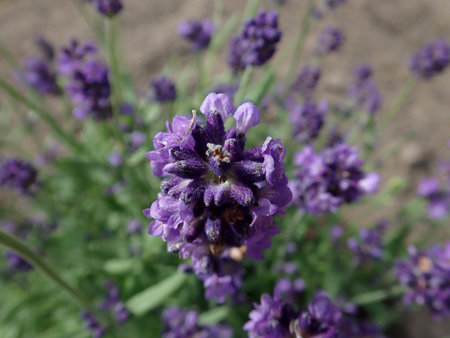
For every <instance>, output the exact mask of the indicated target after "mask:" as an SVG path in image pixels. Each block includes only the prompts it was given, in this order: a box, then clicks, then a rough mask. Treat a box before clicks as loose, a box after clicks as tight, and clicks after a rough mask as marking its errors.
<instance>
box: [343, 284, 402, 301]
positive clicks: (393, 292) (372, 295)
mask: <svg viewBox="0 0 450 338" xmlns="http://www.w3.org/2000/svg"><path fill="white" fill-rule="evenodd" d="M405 291H406V290H405V287H404V286H403V285H394V286H393V287H391V288H390V289H382V290H375V291H370V292H367V293H363V294H361V295H358V296H356V297H355V298H353V299H352V301H351V302H352V303H353V304H355V305H366V304H370V303H375V302H380V301H382V300H385V299H389V298H394V297H397V296H400V295H402V294H404V293H405Z"/></svg>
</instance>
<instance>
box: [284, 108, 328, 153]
mask: <svg viewBox="0 0 450 338" xmlns="http://www.w3.org/2000/svg"><path fill="white" fill-rule="evenodd" d="M290 111H291V112H290V115H289V120H290V121H291V123H292V126H293V128H292V132H293V135H294V137H295V140H296V141H297V142H299V143H300V144H309V143H311V142H313V141H314V140H315V139H317V137H318V136H319V133H320V131H321V130H322V127H323V125H324V124H325V116H326V114H327V112H328V103H327V102H326V101H321V102H320V103H319V104H316V103H315V102H314V101H312V100H306V101H304V102H303V103H301V104H299V105H294V106H293V107H292V108H291V109H290Z"/></svg>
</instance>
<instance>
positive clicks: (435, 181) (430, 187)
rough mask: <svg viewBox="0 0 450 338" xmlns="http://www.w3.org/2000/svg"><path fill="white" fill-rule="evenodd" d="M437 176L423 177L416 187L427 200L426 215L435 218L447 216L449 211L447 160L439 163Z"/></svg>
mask: <svg viewBox="0 0 450 338" xmlns="http://www.w3.org/2000/svg"><path fill="white" fill-rule="evenodd" d="M449 146H450V144H449ZM438 177H442V179H439V178H438ZM438 177H429V178H425V179H423V180H421V181H420V182H419V187H418V193H419V195H420V196H421V197H423V198H425V199H426V200H427V201H428V217H430V218H431V219H437V220H439V219H444V218H445V217H447V215H448V213H449V211H450V162H449V161H442V162H441V163H440V166H439V175H438Z"/></svg>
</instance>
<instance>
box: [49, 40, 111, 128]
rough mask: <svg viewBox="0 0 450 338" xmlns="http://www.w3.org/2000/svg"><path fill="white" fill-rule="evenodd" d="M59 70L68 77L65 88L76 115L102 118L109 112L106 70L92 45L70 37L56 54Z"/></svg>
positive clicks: (109, 100)
mask: <svg viewBox="0 0 450 338" xmlns="http://www.w3.org/2000/svg"><path fill="white" fill-rule="evenodd" d="M58 59H59V70H60V72H61V74H63V75H66V76H67V78H68V81H67V84H66V91H67V93H68V95H69V96H70V98H71V99H72V102H73V104H74V109H73V115H74V116H75V117H76V118H77V119H80V120H82V119H84V118H86V117H87V116H92V117H93V118H94V119H96V120H104V119H107V118H110V117H111V116H112V106H111V99H110V95H111V85H110V79H109V70H108V67H107V66H106V65H104V64H103V63H102V62H101V61H100V60H99V59H98V57H97V49H96V47H95V46H94V45H93V44H91V43H89V42H86V43H83V44H80V43H78V42H77V41H75V40H73V41H72V42H71V44H70V46H69V47H67V48H63V49H62V51H61V53H60V55H59V58H58Z"/></svg>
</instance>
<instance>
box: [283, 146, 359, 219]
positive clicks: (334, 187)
mask: <svg viewBox="0 0 450 338" xmlns="http://www.w3.org/2000/svg"><path fill="white" fill-rule="evenodd" d="M295 164H296V165H297V166H299V168H298V170H297V171H296V172H295V174H294V176H295V178H294V179H293V180H291V181H290V182H289V186H290V187H291V189H292V191H293V203H294V204H295V205H297V206H298V207H299V208H300V210H302V211H304V212H308V213H311V214H313V215H316V214H320V213H326V212H334V211H336V210H337V209H338V207H339V206H340V205H341V204H343V203H352V202H354V201H356V200H357V199H359V198H360V197H361V196H363V195H364V194H366V193H368V191H367V190H365V189H363V188H362V187H361V186H360V182H361V181H362V180H363V179H365V178H366V177H367V176H368V174H366V173H364V172H363V171H362V165H363V161H362V160H361V159H360V158H359V157H358V152H357V150H356V148H353V147H350V146H348V145H347V144H345V143H340V144H336V145H334V146H332V147H329V148H325V149H324V150H322V152H321V153H319V154H317V153H315V151H314V149H313V148H312V147H310V146H306V147H305V148H304V149H303V151H302V152H300V153H297V154H296V155H295Z"/></svg>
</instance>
